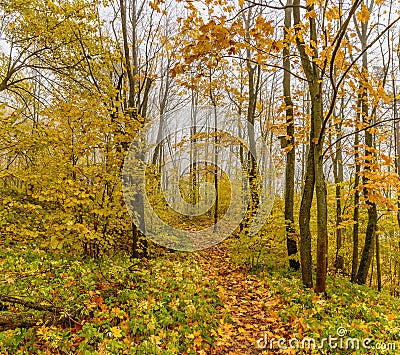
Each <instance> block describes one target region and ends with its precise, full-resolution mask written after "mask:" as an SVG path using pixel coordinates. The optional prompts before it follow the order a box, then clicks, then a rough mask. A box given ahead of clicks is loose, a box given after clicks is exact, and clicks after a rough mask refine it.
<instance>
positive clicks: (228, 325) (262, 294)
mask: <svg viewBox="0 0 400 355" xmlns="http://www.w3.org/2000/svg"><path fill="white" fill-rule="evenodd" d="M198 262H199V264H200V265H201V267H202V269H203V271H204V273H205V274H206V275H207V277H208V278H209V279H210V280H214V281H216V282H217V284H218V289H219V292H218V296H219V298H220V299H221V301H222V302H223V303H224V305H223V306H222V307H220V309H219V320H220V326H219V328H218V331H217V341H216V342H215V344H214V347H213V349H212V352H211V354H212V355H228V354H229V355H256V354H295V352H293V350H289V351H284V350H278V349H275V350H270V349H269V348H265V349H261V348H260V347H259V346H258V344H257V340H258V339H260V338H261V337H264V336H265V334H267V335H268V338H269V339H271V338H272V337H275V338H276V339H278V338H280V337H285V335H286V334H285V325H283V324H280V319H279V317H278V316H277V313H276V312H277V311H278V309H279V308H280V305H281V304H280V302H279V299H278V298H277V297H274V295H272V294H271V293H270V292H269V289H268V285H267V283H266V282H265V281H264V280H262V279H261V278H259V277H257V276H255V275H251V274H249V273H248V272H247V270H245V269H243V268H240V267H238V266H237V265H235V264H233V263H232V262H231V261H230V257H229V251H228V249H227V247H226V246H225V245H224V243H221V244H219V245H217V246H215V247H212V248H209V249H206V250H204V251H202V252H200V253H198ZM226 313H229V314H230V316H231V321H228V320H227V321H224V319H225V318H226V317H225V314H226Z"/></svg>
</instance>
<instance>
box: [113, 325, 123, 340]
mask: <svg viewBox="0 0 400 355" xmlns="http://www.w3.org/2000/svg"><path fill="white" fill-rule="evenodd" d="M110 331H111V333H112V335H113V336H114V338H122V333H121V329H120V328H119V327H111V329H110Z"/></svg>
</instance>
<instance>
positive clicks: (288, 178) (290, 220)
mask: <svg viewBox="0 0 400 355" xmlns="http://www.w3.org/2000/svg"><path fill="white" fill-rule="evenodd" d="M291 5H292V0H288V1H287V6H288V7H287V9H285V24H284V41H285V42H286V43H285V47H284V49H283V68H284V71H283V95H284V100H285V107H286V136H287V137H289V140H288V142H287V143H288V150H287V152H286V169H285V223H286V246H287V253H288V256H289V266H290V267H291V268H292V269H294V270H299V269H300V263H299V261H297V260H296V259H294V258H293V256H295V255H296V254H297V242H296V240H295V239H294V235H295V232H296V230H295V227H294V213H293V209H294V172H295V162H296V148H295V141H294V117H293V101H292V97H291V93H290V57H289V56H290V47H289V46H290V44H289V42H287V41H286V40H287V36H288V33H287V31H288V29H289V28H290V27H291V26H292V21H291V16H292V11H291V8H290V6H291Z"/></svg>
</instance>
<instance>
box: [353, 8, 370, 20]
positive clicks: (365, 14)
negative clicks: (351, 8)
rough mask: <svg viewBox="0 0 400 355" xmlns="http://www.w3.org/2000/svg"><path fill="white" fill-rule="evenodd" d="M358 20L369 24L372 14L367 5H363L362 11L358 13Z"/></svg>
mask: <svg viewBox="0 0 400 355" xmlns="http://www.w3.org/2000/svg"><path fill="white" fill-rule="evenodd" d="M356 17H357V20H359V21H361V22H362V23H367V22H368V21H369V18H370V12H369V10H368V7H367V6H366V5H365V4H362V5H361V10H360V11H358V12H357V13H356Z"/></svg>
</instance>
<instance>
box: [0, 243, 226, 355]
mask: <svg viewBox="0 0 400 355" xmlns="http://www.w3.org/2000/svg"><path fill="white" fill-rule="evenodd" d="M0 275H1V278H0V294H2V295H8V296H14V297H18V298H20V299H24V300H28V301H32V302H35V303H37V304H43V305H51V306H55V307H62V308H63V309H64V310H65V312H66V313H68V315H69V316H68V317H67V320H66V322H64V324H61V325H57V326H52V325H50V324H40V322H39V323H38V324H37V325H36V326H33V327H29V328H28V329H24V328H22V329H21V328H18V329H15V330H7V331H3V332H0V354H140V355H145V354H201V353H204V354H205V353H207V352H208V349H209V348H210V347H211V344H212V342H213V338H212V336H211V335H210V334H213V332H212V331H211V330H212V329H213V328H216V327H217V322H218V319H217V317H216V314H215V313H216V307H217V306H218V302H219V301H218V296H217V291H216V289H215V287H214V285H213V284H211V283H210V282H209V281H208V280H207V279H206V278H205V277H204V275H203V274H202V272H201V270H200V269H199V267H198V265H197V264H196V263H195V262H194V261H193V259H192V258H190V257H189V256H188V254H184V253H172V254H166V255H164V256H161V257H158V258H157V259H154V260H149V261H147V262H145V263H143V262H140V263H139V262H138V263H132V261H130V260H129V258H128V257H126V256H119V257H114V258H112V259H107V258H103V259H101V260H98V261H94V260H89V259H82V258H78V257H73V256H70V255H67V254H63V253H62V252H61V251H57V253H52V252H49V251H44V250H41V249H38V248H35V246H32V245H31V246H20V245H19V246H18V247H17V246H12V247H10V246H7V245H2V253H1V254H0ZM5 312H8V313H12V314H17V313H21V314H22V313H27V312H29V313H30V314H32V315H35V316H39V315H43V312H40V311H35V310H32V309H28V308H25V307H24V306H19V305H12V304H10V303H5V302H3V303H0V316H1V314H3V315H4V314H5Z"/></svg>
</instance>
